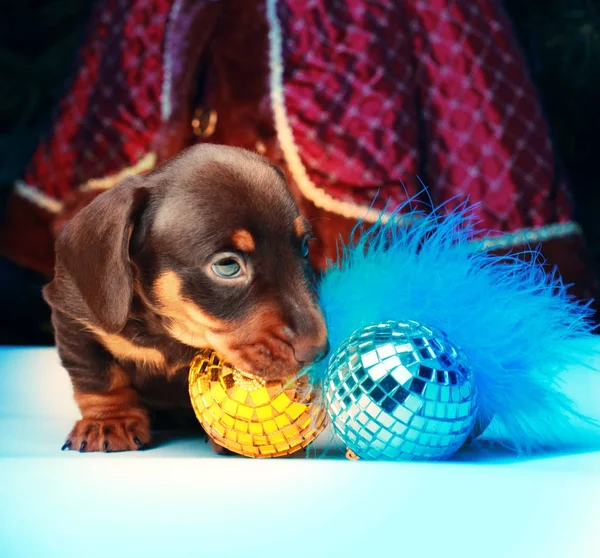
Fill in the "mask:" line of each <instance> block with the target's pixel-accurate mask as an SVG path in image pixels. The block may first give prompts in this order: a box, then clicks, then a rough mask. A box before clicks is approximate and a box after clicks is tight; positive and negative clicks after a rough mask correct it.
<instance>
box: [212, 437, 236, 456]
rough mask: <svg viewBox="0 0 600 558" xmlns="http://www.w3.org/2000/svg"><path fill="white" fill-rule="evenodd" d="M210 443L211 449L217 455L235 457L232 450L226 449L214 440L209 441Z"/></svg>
mask: <svg viewBox="0 0 600 558" xmlns="http://www.w3.org/2000/svg"><path fill="white" fill-rule="evenodd" d="M207 441H208V442H209V443H210V447H211V448H212V450H213V451H214V452H215V453H216V454H217V455H235V454H234V453H233V452H232V451H231V450H228V449H227V448H224V447H223V446H221V445H220V444H217V442H215V441H214V440H213V439H212V438H208V440H207Z"/></svg>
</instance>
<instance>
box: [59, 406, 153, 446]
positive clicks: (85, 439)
mask: <svg viewBox="0 0 600 558" xmlns="http://www.w3.org/2000/svg"><path fill="white" fill-rule="evenodd" d="M149 442H150V422H149V421H148V419H147V417H145V416H140V415H137V414H133V415H131V416H122V417H118V418H102V419H81V420H79V421H77V422H76V423H75V426H74V427H73V430H71V433H70V434H69V436H68V437H67V441H66V442H65V443H64V445H63V447H62V449H63V450H66V449H70V450H78V451H81V452H88V451H107V452H108V451H129V450H137V449H140V448H142V447H143V446H145V445H146V444H148V443H149Z"/></svg>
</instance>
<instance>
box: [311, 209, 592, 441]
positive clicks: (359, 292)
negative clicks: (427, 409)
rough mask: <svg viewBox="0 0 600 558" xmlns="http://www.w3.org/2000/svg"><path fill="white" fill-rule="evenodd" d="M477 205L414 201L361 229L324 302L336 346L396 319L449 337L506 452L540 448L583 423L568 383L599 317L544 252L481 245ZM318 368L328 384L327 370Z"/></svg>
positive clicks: (329, 278) (332, 275)
mask: <svg viewBox="0 0 600 558" xmlns="http://www.w3.org/2000/svg"><path fill="white" fill-rule="evenodd" d="M409 203H410V202H409ZM472 209H473V208H472V207H471V208H469V207H468V206H467V205H462V206H460V207H459V208H458V209H455V210H452V211H448V212H445V214H442V213H443V208H441V209H440V208H438V209H437V210H434V211H432V212H426V211H418V210H416V209H414V208H413V207H409V210H408V211H406V206H404V207H402V208H400V209H399V210H398V212H396V213H395V214H394V216H393V217H392V218H391V219H389V220H388V221H387V222H386V223H382V222H379V223H377V224H376V225H374V226H372V227H371V228H366V227H364V226H363V225H360V226H359V227H357V229H356V231H355V232H356V234H354V236H355V238H354V243H351V245H350V246H346V247H345V248H343V251H342V253H341V257H340V260H339V262H338V265H337V266H331V268H330V269H329V270H328V271H327V272H326V273H325V275H324V277H323V278H322V281H321V283H320V292H319V295H320V299H321V304H322V307H323V310H324V312H325V316H326V320H327V323H328V327H329V336H330V342H331V346H332V347H333V348H335V347H337V346H338V345H339V344H340V343H341V342H342V341H343V340H344V339H346V338H347V337H349V336H350V335H351V334H352V333H353V332H354V331H355V330H357V329H359V328H362V327H364V326H366V325H369V324H373V323H379V322H383V321H386V320H390V319H392V320H393V319H398V320H401V319H411V320H416V321H419V322H421V323H423V324H425V325H432V326H435V327H437V328H439V329H441V330H443V331H445V332H446V333H447V334H448V335H449V336H450V338H451V339H452V340H453V341H454V343H456V344H457V345H459V346H460V347H462V349H463V350H464V352H465V353H466V355H467V356H468V358H469V359H470V361H471V363H472V366H473V369H474V371H475V375H476V383H477V388H478V392H479V398H480V399H479V401H480V408H481V412H482V414H483V415H484V416H488V417H494V424H495V425H496V428H499V429H500V430H501V431H502V433H503V436H504V442H505V443H506V444H507V445H509V446H510V447H512V448H514V449H515V450H517V451H519V452H529V451H531V450H534V449H537V448H539V447H540V446H541V445H545V446H547V444H548V442H549V441H550V442H552V440H553V439H559V438H560V437H561V436H564V433H565V429H568V428H572V424H573V418H577V412H576V411H575V410H574V407H573V405H572V402H571V401H570V400H569V399H568V398H567V397H566V396H565V395H564V394H563V392H562V391H561V387H560V382H559V376H560V375H561V374H562V373H563V372H564V371H565V370H566V369H567V368H568V367H570V366H573V365H575V364H583V363H585V362H586V360H587V359H588V358H589V355H584V354H581V352H579V351H577V350H574V349H573V348H572V347H573V344H572V341H573V340H583V339H586V338H590V337H592V335H593V328H594V324H593V322H592V319H591V316H592V312H591V310H590V308H589V303H588V304H585V303H580V302H577V301H575V300H574V299H572V298H571V297H570V295H568V294H567V290H566V287H565V285H563V283H562V281H561V279H560V277H559V276H558V274H557V273H556V272H554V273H552V274H547V273H546V272H545V271H544V269H543V267H542V259H541V254H540V253H539V251H537V250H531V251H529V253H528V254H527V255H528V256H529V258H527V260H525V259H523V258H522V257H521V256H522V255H524V254H512V255H508V256H499V255H495V254H493V253H491V252H489V251H485V250H478V249H476V248H475V247H474V246H475V244H474V243H473V242H472V241H473V240H474V239H475V238H476V235H477V233H478V231H477V229H476V222H475V221H474V219H473V218H472V214H473V212H472ZM310 373H311V374H312V375H313V379H314V381H319V380H322V378H323V377H324V375H325V374H326V363H323V364H321V365H317V366H315V367H314V368H313V369H312V370H311V371H310Z"/></svg>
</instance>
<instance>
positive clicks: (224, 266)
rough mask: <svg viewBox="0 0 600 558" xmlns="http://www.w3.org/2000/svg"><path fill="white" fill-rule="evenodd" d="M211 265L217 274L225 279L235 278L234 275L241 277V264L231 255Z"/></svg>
mask: <svg viewBox="0 0 600 558" xmlns="http://www.w3.org/2000/svg"><path fill="white" fill-rule="evenodd" d="M210 267H211V269H212V270H213V273H214V274H215V275H218V276H219V277H222V278H223V279H233V278H234V277H239V275H240V274H241V273H242V266H241V264H240V263H239V262H238V261H237V260H236V259H234V258H231V257H227V258H223V259H220V260H218V261H216V262H215V263H213V264H212V265H211V266H210Z"/></svg>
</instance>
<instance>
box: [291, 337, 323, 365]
mask: <svg viewBox="0 0 600 558" xmlns="http://www.w3.org/2000/svg"><path fill="white" fill-rule="evenodd" d="M327 353H329V341H326V342H325V345H316V346H315V345H304V346H295V347H294V355H295V356H296V360H297V361H298V362H299V363H301V364H303V365H308V364H312V363H314V362H320V361H321V360H323V359H324V358H325V357H326V356H327Z"/></svg>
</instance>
